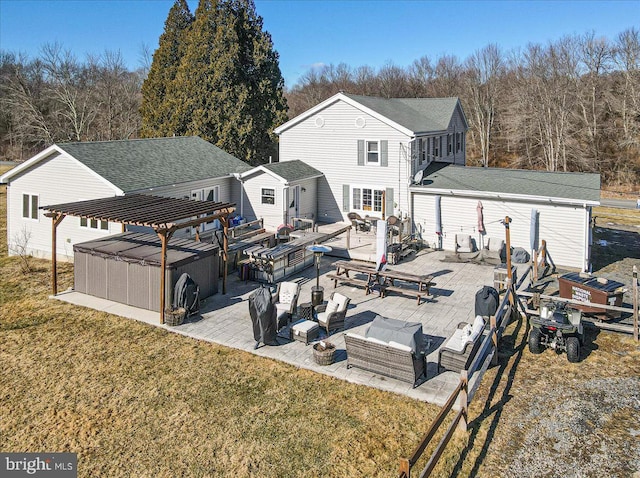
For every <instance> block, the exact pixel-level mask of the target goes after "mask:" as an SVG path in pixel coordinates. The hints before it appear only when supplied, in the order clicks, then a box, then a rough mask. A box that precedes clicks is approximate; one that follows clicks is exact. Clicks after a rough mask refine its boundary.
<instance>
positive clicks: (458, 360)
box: [438, 322, 484, 373]
mask: <svg viewBox="0 0 640 478" xmlns="http://www.w3.org/2000/svg"><path fill="white" fill-rule="evenodd" d="M466 325H467V323H466V322H460V323H459V324H458V329H457V330H456V332H455V333H454V334H453V335H452V336H451V337H450V338H449V340H448V341H447V343H445V344H444V345H443V346H442V347H441V348H440V351H439V352H438V372H441V371H445V370H450V371H452V372H458V373H459V372H461V371H462V370H467V369H468V368H469V365H471V362H472V361H473V359H474V357H475V356H476V353H477V352H478V349H479V348H480V345H481V344H482V338H483V337H484V335H483V334H482V333H480V334H478V335H477V337H475V339H474V340H473V341H471V342H467V343H466V344H465V345H464V346H463V347H456V345H457V344H458V342H460V336H461V334H462V330H463V329H464V327H465V326H466Z"/></svg>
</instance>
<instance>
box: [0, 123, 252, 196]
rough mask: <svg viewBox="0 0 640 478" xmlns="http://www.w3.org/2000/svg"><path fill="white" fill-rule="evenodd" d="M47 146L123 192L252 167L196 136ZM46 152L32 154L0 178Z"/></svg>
mask: <svg viewBox="0 0 640 478" xmlns="http://www.w3.org/2000/svg"><path fill="white" fill-rule="evenodd" d="M51 148H54V149H56V150H58V151H63V152H65V153H67V154H69V155H70V156H72V157H73V158H74V159H76V160H77V161H79V162H80V163H82V164H83V165H84V166H86V167H87V168H89V169H90V170H91V171H93V172H94V173H96V174H97V175H99V176H101V177H102V178H104V179H105V180H106V181H108V182H109V183H111V184H112V185H114V186H116V187H117V188H119V189H120V190H122V191H124V192H127V191H137V190H142V189H148V188H154V187H160V186H166V185H169V184H176V183H184V182H189V181H195V180H200V179H208V178H218V177H224V176H228V175H230V174H233V173H240V172H243V171H246V170H248V169H250V168H251V166H249V165H248V164H246V163H245V162H243V161H241V160H239V159H238V158H236V157H235V156H232V155H231V154H229V153H227V152H225V151H223V150H221V149H220V148H218V147H217V146H214V145H213V144H211V143H209V142H207V141H205V140H203V139H202V138H199V137H197V136H185V137H175V138H153V139H132V140H118V141H90V142H83V143H62V144H56V145H53V146H52V147H51ZM51 148H48V149H51ZM45 151H47V150H45ZM48 156H49V155H48V154H47V155H43V154H39V155H36V156H34V157H33V158H32V159H30V160H29V161H27V162H26V163H23V164H22V165H21V167H18V168H14V170H11V171H9V172H8V173H7V174H6V175H5V176H3V177H2V179H3V180H6V179H9V178H10V177H11V176H14V175H15V174H17V173H19V172H20V171H22V170H24V169H27V168H28V167H31V166H32V165H33V164H34V163H36V162H38V161H40V160H42V159H44V158H46V157H48ZM12 173H13V174H12Z"/></svg>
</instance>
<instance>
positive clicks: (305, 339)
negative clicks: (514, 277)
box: [272, 261, 495, 387]
mask: <svg viewBox="0 0 640 478" xmlns="http://www.w3.org/2000/svg"><path fill="white" fill-rule="evenodd" d="M341 262H344V261H341ZM341 267H345V265H344V264H343V265H341ZM356 267H357V266H356ZM349 270H355V269H353V268H347V269H346V271H345V272H344V274H346V273H347V272H348V271H349ZM424 281H426V279H420V282H424ZM484 289H491V288H489V287H485V288H484ZM484 289H482V290H481V291H478V294H477V296H476V312H477V313H478V312H479V311H480V313H483V314H487V313H488V314H493V313H495V310H492V308H493V309H495V304H494V302H495V300H494V299H493V295H491V297H489V295H490V294H488V293H487V291H485V290H484ZM491 291H493V289H491ZM491 291H490V292H491ZM481 293H482V297H483V298H484V299H482V300H484V304H485V306H483V305H482V303H481V304H480V306H479V305H478V300H479V299H478V297H479V295H480V294H481ZM299 295H300V284H298V283H296V282H280V283H279V284H278V287H277V289H276V292H275V293H274V294H273V296H272V301H273V304H274V307H275V309H276V311H277V312H276V315H277V320H276V323H277V324H278V325H277V326H278V328H280V327H282V326H283V324H287V325H289V338H290V339H291V340H293V341H298V342H302V343H304V344H305V345H309V343H311V342H313V341H316V340H317V339H318V337H319V336H320V329H321V328H322V329H324V330H325V331H326V336H327V337H329V336H330V334H331V332H332V331H333V330H337V329H340V328H343V327H344V323H345V318H346V313H347V309H348V307H349V303H350V299H349V298H348V297H346V296H344V295H342V294H340V293H338V292H333V293H332V294H331V297H330V298H329V300H328V301H327V302H323V303H322V304H319V305H316V306H314V305H313V303H312V302H305V303H301V304H300V305H299V306H298V298H299ZM487 298H489V299H491V300H490V302H491V304H489V305H486V304H487ZM481 302H482V301H481ZM479 307H480V309H479ZM294 318H297V319H298V320H296V321H295V322H293V323H292V320H293V319H294ZM486 322H487V320H485V317H484V316H483V315H477V317H476V320H475V321H474V323H473V324H472V325H471V324H466V323H464V322H463V323H460V324H459V325H458V329H457V330H456V331H455V332H454V334H453V335H452V336H451V337H450V338H449V339H448V340H447V341H446V343H445V344H444V345H443V346H442V347H441V348H440V350H439V352H438V371H439V372H440V371H445V370H450V371H454V372H460V371H461V370H463V369H466V368H468V366H469V364H470V363H471V361H472V360H473V358H474V356H475V354H476V352H477V351H478V349H479V347H480V344H481V343H482V337H483V333H484V330H485V323H486ZM344 340H345V348H346V353H347V368H352V367H357V368H360V369H363V370H367V371H370V372H373V373H377V374H381V375H385V376H388V377H392V378H395V379H397V380H401V381H404V382H408V383H411V384H412V385H413V386H414V387H416V386H418V385H420V384H421V383H422V382H423V381H425V380H426V379H427V354H428V352H429V350H428V347H425V340H424V335H423V332H422V324H421V323H419V322H406V321H402V320H397V319H389V318H385V317H381V316H379V315H378V316H376V317H375V319H374V320H373V321H372V322H371V324H370V326H369V327H368V329H367V330H366V331H365V332H364V335H360V334H356V333H353V332H347V333H346V334H345V335H344ZM429 342H430V341H429ZM334 353H335V346H334V345H333V344H332V343H331V342H329V341H327V340H321V341H320V342H318V343H316V344H315V345H314V358H315V360H316V362H317V363H318V364H320V365H328V364H330V363H333V356H334V355H333V354H334Z"/></svg>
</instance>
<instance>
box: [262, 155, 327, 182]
mask: <svg viewBox="0 0 640 478" xmlns="http://www.w3.org/2000/svg"><path fill="white" fill-rule="evenodd" d="M263 166H264V167H265V168H267V169H268V170H269V171H272V172H274V173H275V174H277V175H278V176H280V177H281V178H283V179H285V180H286V181H287V182H293V181H299V180H301V179H307V178H315V177H317V176H322V172H320V171H318V170H317V169H316V168H314V167H311V166H309V165H308V164H307V163H305V162H303V161H300V160H299V159H296V160H295V161H284V162H282V163H271V164H264V165H263Z"/></svg>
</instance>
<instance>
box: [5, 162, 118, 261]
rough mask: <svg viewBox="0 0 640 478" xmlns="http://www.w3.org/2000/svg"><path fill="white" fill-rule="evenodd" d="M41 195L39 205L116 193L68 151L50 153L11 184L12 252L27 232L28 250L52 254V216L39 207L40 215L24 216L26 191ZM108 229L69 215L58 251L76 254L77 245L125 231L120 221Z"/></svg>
mask: <svg viewBox="0 0 640 478" xmlns="http://www.w3.org/2000/svg"><path fill="white" fill-rule="evenodd" d="M23 194H32V195H38V196H39V197H38V205H39V206H47V205H52V204H60V203H66V202H74V201H82V200H87V199H97V198H102V197H109V196H114V195H116V190H114V189H113V188H112V187H110V186H109V185H108V184H107V183H106V182H104V181H103V180H101V179H100V178H99V177H97V176H96V175H95V174H93V173H92V172H91V171H89V170H88V169H86V168H85V167H84V166H82V165H81V164H80V163H78V162H77V161H76V160H75V159H73V158H71V157H69V156H68V155H65V154H60V155H57V156H55V155H54V156H52V157H49V158H48V159H44V160H42V161H41V162H39V163H38V164H37V165H35V166H34V167H33V168H30V169H28V170H25V171H23V172H22V173H21V174H19V175H18V176H16V177H14V178H12V179H11V180H10V182H9V184H8V186H7V244H8V245H9V254H10V255H12V254H15V246H16V241H20V239H19V237H20V236H22V235H23V231H24V233H26V234H27V235H28V237H29V241H28V248H27V249H28V251H27V252H28V253H29V254H33V255H34V256H36V257H44V258H50V257H51V219H49V218H48V217H46V216H45V215H44V212H43V211H41V210H40V211H38V219H37V220H35V219H26V218H23V217H22V195H23ZM108 228H109V229H108V230H100V229H98V230H96V229H90V228H86V227H81V226H80V218H78V217H67V218H65V219H64V220H63V221H62V222H61V223H60V225H59V226H58V242H57V251H56V252H57V255H58V257H59V258H60V259H63V260H65V259H66V260H68V259H71V258H72V257H73V245H74V244H76V243H78V242H84V241H89V240H92V239H97V238H100V237H104V236H107V235H109V234H117V233H119V232H122V226H121V225H120V224H118V223H109V225H108Z"/></svg>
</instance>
